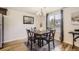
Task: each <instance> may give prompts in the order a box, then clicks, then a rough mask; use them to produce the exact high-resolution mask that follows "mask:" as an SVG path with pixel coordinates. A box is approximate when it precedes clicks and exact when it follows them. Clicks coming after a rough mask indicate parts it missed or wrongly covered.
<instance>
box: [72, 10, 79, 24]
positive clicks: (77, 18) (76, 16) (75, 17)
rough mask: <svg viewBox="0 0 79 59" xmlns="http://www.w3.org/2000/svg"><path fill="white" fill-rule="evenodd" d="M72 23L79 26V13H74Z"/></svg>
mask: <svg viewBox="0 0 79 59" xmlns="http://www.w3.org/2000/svg"><path fill="white" fill-rule="evenodd" d="M71 22H72V24H73V25H79V11H78V12H74V13H72V16H71Z"/></svg>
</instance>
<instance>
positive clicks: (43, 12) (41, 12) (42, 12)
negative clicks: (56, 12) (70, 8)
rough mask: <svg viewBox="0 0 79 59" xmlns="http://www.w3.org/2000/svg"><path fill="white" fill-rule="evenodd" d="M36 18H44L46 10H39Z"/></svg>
mask: <svg viewBox="0 0 79 59" xmlns="http://www.w3.org/2000/svg"><path fill="white" fill-rule="evenodd" d="M36 14H37V15H38V16H44V15H45V14H46V8H45V7H43V8H40V11H38V12H37V13H36Z"/></svg>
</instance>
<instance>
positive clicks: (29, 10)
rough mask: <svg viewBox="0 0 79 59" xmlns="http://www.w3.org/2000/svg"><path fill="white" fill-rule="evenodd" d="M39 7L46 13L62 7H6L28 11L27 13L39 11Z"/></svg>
mask: <svg viewBox="0 0 79 59" xmlns="http://www.w3.org/2000/svg"><path fill="white" fill-rule="evenodd" d="M41 8H42V10H43V11H45V12H46V13H50V12H53V11H55V10H58V9H61V8H62V7H8V9H13V10H18V11H23V12H28V13H32V14H36V13H37V12H39V11H40V10H41Z"/></svg>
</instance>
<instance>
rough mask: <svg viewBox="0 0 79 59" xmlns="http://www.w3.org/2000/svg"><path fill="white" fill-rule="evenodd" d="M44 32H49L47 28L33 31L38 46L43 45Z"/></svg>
mask: <svg viewBox="0 0 79 59" xmlns="http://www.w3.org/2000/svg"><path fill="white" fill-rule="evenodd" d="M46 33H49V31H47V30H43V31H39V30H37V31H34V35H35V39H38V46H39V47H41V46H43V38H44V37H43V35H45V34H46Z"/></svg>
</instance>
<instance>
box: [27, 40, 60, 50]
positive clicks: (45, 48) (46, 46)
mask: <svg viewBox="0 0 79 59" xmlns="http://www.w3.org/2000/svg"><path fill="white" fill-rule="evenodd" d="M58 45H60V41H58V40H55V47H56V46H58ZM32 46H33V48H32V51H48V44H46V42H44V46H42V47H39V46H38V44H37V43H36V44H33V45H32ZM27 47H28V48H29V51H31V50H30V44H29V45H28V46H27ZM52 50H55V48H54V47H53V42H52V41H51V42H50V51H52Z"/></svg>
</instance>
